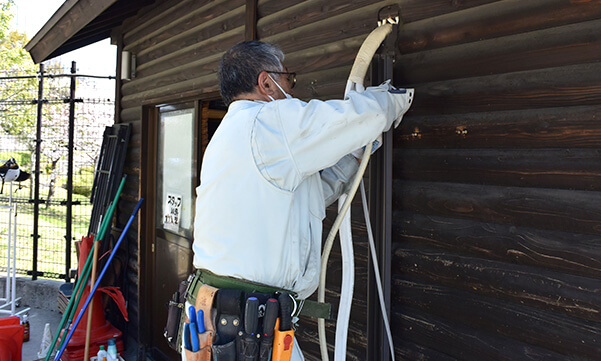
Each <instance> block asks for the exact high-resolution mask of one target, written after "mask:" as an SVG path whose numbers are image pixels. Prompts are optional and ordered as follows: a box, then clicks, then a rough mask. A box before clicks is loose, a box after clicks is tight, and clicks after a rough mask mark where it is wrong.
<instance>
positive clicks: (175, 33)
mask: <svg viewBox="0 0 601 361" xmlns="http://www.w3.org/2000/svg"><path fill="white" fill-rule="evenodd" d="M195 6H196V5H195ZM178 9H179V11H178V12H176V13H170V12H166V13H164V14H159V15H157V17H156V18H154V19H153V20H152V21H153V22H154V23H155V24H153V26H152V27H151V28H148V29H145V30H144V31H143V32H141V33H140V34H138V35H137V36H135V37H133V36H132V37H130V36H128V34H127V33H125V38H124V44H125V50H128V51H132V52H134V53H135V54H136V56H138V57H139V58H141V59H142V62H143V61H144V59H145V58H144V57H145V54H146V53H150V52H153V51H156V50H157V48H160V47H166V46H167V47H168V46H171V48H170V49H171V51H175V50H177V49H180V48H182V47H185V46H188V45H192V44H194V43H197V42H199V41H202V40H204V39H207V38H209V37H211V36H215V35H218V34H220V33H222V32H223V31H224V30H228V29H233V28H235V27H238V26H241V25H242V21H243V20H242V19H243V18H244V0H235V1H229V0H227V1H226V0H218V1H214V2H209V3H208V4H205V5H203V6H200V7H198V8H196V7H194V8H190V6H188V7H183V8H178ZM232 18H233V19H235V20H236V21H229V22H228V21H225V20H228V19H232ZM241 20H242V21H241ZM211 29H212V30H211ZM151 30H152V31H151ZM207 31H208V32H209V34H208V35H207V34H205V33H206V32H207ZM152 58H154V57H152Z"/></svg>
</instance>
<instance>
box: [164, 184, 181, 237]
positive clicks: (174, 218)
mask: <svg viewBox="0 0 601 361" xmlns="http://www.w3.org/2000/svg"><path fill="white" fill-rule="evenodd" d="M164 209H165V212H164V215H163V228H165V229H168V230H170V231H174V232H178V231H179V224H180V218H181V214H182V196H179V195H177V194H171V193H167V197H166V198H165V208H164Z"/></svg>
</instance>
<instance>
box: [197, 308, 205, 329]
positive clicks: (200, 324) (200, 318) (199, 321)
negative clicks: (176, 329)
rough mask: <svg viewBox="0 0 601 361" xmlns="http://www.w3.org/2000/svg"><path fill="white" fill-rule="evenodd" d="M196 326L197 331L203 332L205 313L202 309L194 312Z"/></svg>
mask: <svg viewBox="0 0 601 361" xmlns="http://www.w3.org/2000/svg"><path fill="white" fill-rule="evenodd" d="M196 327H197V328H198V333H205V331H206V330H205V313H204V311H203V310H198V312H197V313H196Z"/></svg>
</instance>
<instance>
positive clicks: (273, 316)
mask: <svg viewBox="0 0 601 361" xmlns="http://www.w3.org/2000/svg"><path fill="white" fill-rule="evenodd" d="M278 312H279V303H278V300H276V299H275V298H270V299H268V300H267V303H265V316H264V317H263V335H262V336H263V338H262V339H261V347H260V349H259V361H269V359H270V358H271V350H272V348H273V332H274V329H275V323H276V321H277V318H278Z"/></svg>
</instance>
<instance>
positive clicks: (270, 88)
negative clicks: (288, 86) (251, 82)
mask: <svg viewBox="0 0 601 361" xmlns="http://www.w3.org/2000/svg"><path fill="white" fill-rule="evenodd" d="M257 90H258V91H259V93H260V94H261V95H264V96H271V97H274V98H275V97H276V95H277V91H276V89H275V86H274V85H273V81H272V80H271V78H270V77H269V75H268V74H267V72H266V71H262V72H260V73H259V77H258V79H257Z"/></svg>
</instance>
